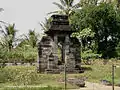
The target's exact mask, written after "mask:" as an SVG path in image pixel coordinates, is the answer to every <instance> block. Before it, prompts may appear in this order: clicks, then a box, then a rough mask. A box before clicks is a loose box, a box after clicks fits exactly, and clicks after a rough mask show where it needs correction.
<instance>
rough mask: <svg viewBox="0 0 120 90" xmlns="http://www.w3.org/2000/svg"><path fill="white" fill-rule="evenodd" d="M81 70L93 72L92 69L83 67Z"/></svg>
mask: <svg viewBox="0 0 120 90" xmlns="http://www.w3.org/2000/svg"><path fill="white" fill-rule="evenodd" d="M81 69H82V70H84V71H92V68H91V67H81Z"/></svg>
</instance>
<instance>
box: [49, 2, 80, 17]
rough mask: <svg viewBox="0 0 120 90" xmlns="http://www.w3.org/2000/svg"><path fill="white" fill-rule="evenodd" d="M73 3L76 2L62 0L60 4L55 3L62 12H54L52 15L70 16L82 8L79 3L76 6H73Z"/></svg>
mask: <svg viewBox="0 0 120 90" xmlns="http://www.w3.org/2000/svg"><path fill="white" fill-rule="evenodd" d="M73 3H74V0H60V4H59V3H57V2H53V4H54V5H56V6H57V7H58V8H59V9H60V10H58V11H54V12H51V13H57V14H62V15H68V16H70V15H71V14H72V13H73V12H74V11H75V10H76V9H77V8H79V7H80V4H79V3H77V4H75V5H73ZM51 13H49V14H51Z"/></svg>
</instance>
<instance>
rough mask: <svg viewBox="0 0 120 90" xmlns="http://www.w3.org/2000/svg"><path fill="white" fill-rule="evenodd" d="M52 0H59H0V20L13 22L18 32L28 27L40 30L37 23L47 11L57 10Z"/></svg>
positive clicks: (22, 31) (26, 30)
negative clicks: (0, 9) (0, 10)
mask: <svg viewBox="0 0 120 90" xmlns="http://www.w3.org/2000/svg"><path fill="white" fill-rule="evenodd" d="M75 1H78V0H75ZM53 2H59V0H0V8H3V9H4V11H3V12H1V13H0V20H3V21H5V22H8V23H11V24H12V23H15V25H16V29H17V30H19V31H18V33H19V34H23V33H28V30H29V29H34V28H35V29H36V32H41V27H40V25H39V24H38V23H39V22H43V21H44V18H45V17H48V16H47V13H49V12H51V11H55V10H58V8H57V7H56V6H55V5H54V4H53Z"/></svg>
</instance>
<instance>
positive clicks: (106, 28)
mask: <svg viewBox="0 0 120 90" xmlns="http://www.w3.org/2000/svg"><path fill="white" fill-rule="evenodd" d="M71 24H72V28H73V30H75V31H77V33H76V34H74V35H76V36H77V37H78V38H80V39H81V42H82V47H83V48H85V47H86V46H87V49H92V51H93V53H97V54H102V57H103V58H113V57H118V56H119V55H118V53H117V52H116V47H119V46H117V45H118V43H119V42H120V12H119V8H116V7H115V5H114V4H113V3H101V4H99V5H88V6H86V7H85V6H84V7H83V8H82V9H80V10H76V13H75V14H74V15H73V16H72V17H71ZM86 28H89V29H90V30H91V33H89V30H87V31H85V29H86ZM87 32H88V33H87ZM92 33H94V37H93V35H92V36H90V34H92ZM89 46H91V47H93V48H90V47H89ZM117 49H118V48H117ZM117 51H118V50H117ZM83 52H84V51H83ZM118 52H119V51H118Z"/></svg>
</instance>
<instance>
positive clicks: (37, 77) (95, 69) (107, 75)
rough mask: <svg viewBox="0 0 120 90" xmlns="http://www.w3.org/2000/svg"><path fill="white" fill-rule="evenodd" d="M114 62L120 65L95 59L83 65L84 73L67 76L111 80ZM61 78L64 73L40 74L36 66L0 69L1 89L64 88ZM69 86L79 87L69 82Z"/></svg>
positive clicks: (118, 73) (119, 77)
mask: <svg viewBox="0 0 120 90" xmlns="http://www.w3.org/2000/svg"><path fill="white" fill-rule="evenodd" d="M113 63H114V64H115V65H118V66H119V65H120V62H119V61H117V62H115V61H114V62H113V61H109V62H108V63H107V64H106V65H104V64H103V61H100V60H95V61H94V62H93V63H92V65H82V67H84V69H85V72H84V73H80V74H67V78H73V77H76V78H81V77H87V79H86V81H89V82H97V83H99V82H100V80H103V79H106V80H109V81H111V77H112V76H111V75H112V74H111V70H112V64H113ZM61 79H64V74H39V73H37V72H36V67H35V66H29V67H26V66H9V67H5V68H2V69H0V90H14V89H12V87H11V86H19V87H20V86H23V87H21V88H22V89H16V90H27V89H26V87H25V86H27V88H28V87H29V89H28V90H60V89H59V88H64V82H60V80H61ZM118 83H120V68H116V69H115V84H118ZM8 86H9V88H8ZM36 86H39V87H36ZM30 87H31V88H32V89H30ZM33 87H34V88H33ZM57 87H58V88H57ZM10 88H11V89H10ZM24 88H25V89H24ZM37 88H38V89H37ZM40 88H42V89H40ZM45 88H49V89H45ZM56 88H57V89H56ZM67 88H79V87H77V86H76V85H71V84H68V85H67Z"/></svg>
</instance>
